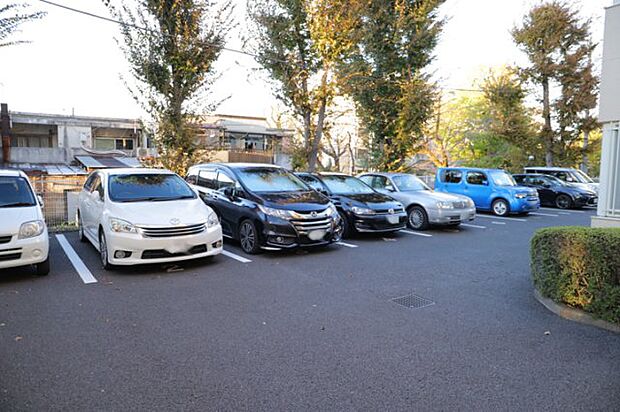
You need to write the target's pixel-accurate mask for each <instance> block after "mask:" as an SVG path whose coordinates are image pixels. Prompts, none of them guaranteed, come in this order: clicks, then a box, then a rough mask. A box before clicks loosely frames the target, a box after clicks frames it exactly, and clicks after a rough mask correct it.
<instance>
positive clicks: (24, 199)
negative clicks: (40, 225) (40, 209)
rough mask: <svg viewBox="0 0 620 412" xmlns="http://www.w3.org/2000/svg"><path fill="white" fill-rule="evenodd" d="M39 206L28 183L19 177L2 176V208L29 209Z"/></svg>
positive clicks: (0, 192) (0, 200)
mask: <svg viewBox="0 0 620 412" xmlns="http://www.w3.org/2000/svg"><path fill="white" fill-rule="evenodd" d="M36 204H37V201H36V198H35V197H34V193H32V190H31V189H30V185H29V184H28V181H26V179H24V178H23V177H19V176H0V207H7V208H8V207H29V206H35V205H36Z"/></svg>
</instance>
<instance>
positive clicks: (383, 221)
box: [297, 173, 407, 237]
mask: <svg viewBox="0 0 620 412" xmlns="http://www.w3.org/2000/svg"><path fill="white" fill-rule="evenodd" d="M297 176H299V177H300V178H301V179H302V180H303V181H304V182H306V183H307V184H308V185H309V186H310V187H312V188H313V189H315V190H316V191H318V192H319V193H323V194H325V195H326V196H329V198H330V199H331V200H332V202H334V206H336V208H337V209H338V212H339V213H340V219H341V220H340V222H341V226H342V237H348V236H349V235H351V233H353V232H395V231H398V230H401V229H404V228H405V226H406V224H407V213H406V212H405V209H404V207H403V205H402V203H400V202H399V201H397V200H395V199H393V198H391V197H390V196H388V195H384V194H383V193H379V192H377V191H376V190H375V189H373V188H372V187H370V186H368V185H367V184H366V183H364V182H363V181H361V180H360V179H358V178H357V177H353V176H349V175H346V174H343V173H297Z"/></svg>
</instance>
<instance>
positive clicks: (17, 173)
mask: <svg viewBox="0 0 620 412" xmlns="http://www.w3.org/2000/svg"><path fill="white" fill-rule="evenodd" d="M0 176H13V177H27V176H26V174H25V173H24V172H22V171H21V170H17V169H0Z"/></svg>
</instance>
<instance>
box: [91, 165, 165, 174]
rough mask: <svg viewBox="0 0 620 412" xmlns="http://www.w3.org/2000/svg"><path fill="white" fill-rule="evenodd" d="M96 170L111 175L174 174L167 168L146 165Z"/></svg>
mask: <svg viewBox="0 0 620 412" xmlns="http://www.w3.org/2000/svg"><path fill="white" fill-rule="evenodd" d="M97 172H99V173H102V174H105V175H108V176H111V175H137V174H162V173H163V174H174V172H172V171H170V170H167V169H149V168H147V167H122V168H113V169H99V170H97Z"/></svg>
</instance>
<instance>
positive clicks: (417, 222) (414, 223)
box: [407, 206, 428, 230]
mask: <svg viewBox="0 0 620 412" xmlns="http://www.w3.org/2000/svg"><path fill="white" fill-rule="evenodd" d="M407 224H408V225H409V227H410V228H411V229H414V230H426V229H428V215H427V214H426V210H424V208H423V207H422V206H411V207H410V208H409V210H408V212H407Z"/></svg>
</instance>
